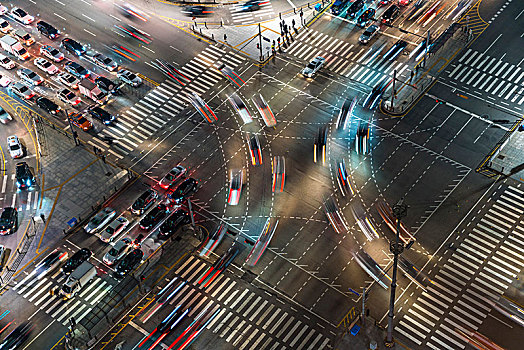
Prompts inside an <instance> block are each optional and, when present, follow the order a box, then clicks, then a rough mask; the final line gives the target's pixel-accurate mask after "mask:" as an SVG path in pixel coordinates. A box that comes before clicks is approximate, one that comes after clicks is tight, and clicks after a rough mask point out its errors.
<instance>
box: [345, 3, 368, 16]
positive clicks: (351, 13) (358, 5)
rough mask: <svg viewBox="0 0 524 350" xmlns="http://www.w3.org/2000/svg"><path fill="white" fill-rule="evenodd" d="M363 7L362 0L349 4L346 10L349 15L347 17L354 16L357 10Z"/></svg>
mask: <svg viewBox="0 0 524 350" xmlns="http://www.w3.org/2000/svg"><path fill="white" fill-rule="evenodd" d="M363 7H364V0H357V1H355V2H354V3H352V4H351V6H349V7H348V10H347V12H346V15H347V16H349V18H355V16H356V15H357V13H358V11H360V9H362V8H363Z"/></svg>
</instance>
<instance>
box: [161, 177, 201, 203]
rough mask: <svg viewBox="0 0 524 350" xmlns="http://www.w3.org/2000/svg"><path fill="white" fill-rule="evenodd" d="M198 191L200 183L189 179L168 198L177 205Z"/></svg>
mask: <svg viewBox="0 0 524 350" xmlns="http://www.w3.org/2000/svg"><path fill="white" fill-rule="evenodd" d="M197 189H198V181H197V180H195V179H193V178H192V177H189V178H187V179H185V180H184V181H182V182H181V183H180V185H178V187H177V188H176V189H175V190H174V191H173V192H172V193H170V194H168V198H169V199H171V200H173V201H174V202H175V203H180V202H182V201H183V200H184V199H186V198H188V197H190V196H191V195H192V194H194V193H195V192H196V191H197Z"/></svg>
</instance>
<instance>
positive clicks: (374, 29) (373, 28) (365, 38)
mask: <svg viewBox="0 0 524 350" xmlns="http://www.w3.org/2000/svg"><path fill="white" fill-rule="evenodd" d="M378 30H379V27H378V26H377V25H374V24H373V25H370V26H369V27H367V28H366V30H365V31H364V33H362V35H361V36H360V37H359V38H358V41H359V42H360V43H361V44H364V45H365V44H367V43H369V41H370V40H371V39H372V38H373V37H374V36H375V35H377V33H378Z"/></svg>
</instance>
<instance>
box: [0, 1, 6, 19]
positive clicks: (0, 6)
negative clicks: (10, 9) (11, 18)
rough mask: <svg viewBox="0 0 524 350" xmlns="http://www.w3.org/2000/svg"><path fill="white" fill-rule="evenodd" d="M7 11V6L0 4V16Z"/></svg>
mask: <svg viewBox="0 0 524 350" xmlns="http://www.w3.org/2000/svg"><path fill="white" fill-rule="evenodd" d="M6 13H7V7H5V6H4V5H2V4H0V16H3V15H5V14H6Z"/></svg>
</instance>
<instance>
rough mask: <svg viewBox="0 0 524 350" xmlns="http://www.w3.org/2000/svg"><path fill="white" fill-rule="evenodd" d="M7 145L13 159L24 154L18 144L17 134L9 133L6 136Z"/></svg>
mask: <svg viewBox="0 0 524 350" xmlns="http://www.w3.org/2000/svg"><path fill="white" fill-rule="evenodd" d="M7 146H8V147H9V154H10V155H11V157H12V158H13V159H17V158H22V157H23V156H24V149H23V148H22V145H21V144H20V140H19V139H18V136H16V135H11V136H9V137H8V138H7Z"/></svg>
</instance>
